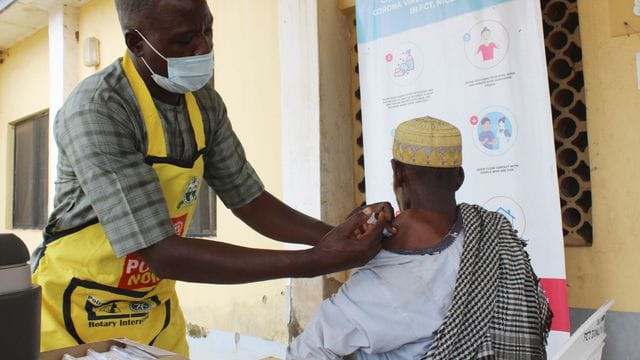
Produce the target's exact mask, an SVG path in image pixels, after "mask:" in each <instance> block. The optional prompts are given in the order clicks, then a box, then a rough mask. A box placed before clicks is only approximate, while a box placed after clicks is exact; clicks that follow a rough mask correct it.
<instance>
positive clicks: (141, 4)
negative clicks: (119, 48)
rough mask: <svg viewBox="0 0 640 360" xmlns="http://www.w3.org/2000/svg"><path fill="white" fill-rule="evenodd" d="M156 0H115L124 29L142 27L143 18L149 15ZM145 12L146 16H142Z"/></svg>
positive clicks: (121, 25)
mask: <svg viewBox="0 0 640 360" xmlns="http://www.w3.org/2000/svg"><path fill="white" fill-rule="evenodd" d="M154 2H155V0H115V3H116V11H117V12H118V19H119V20H120V27H121V28H122V31H125V30H128V29H136V28H138V27H140V22H141V19H145V18H147V17H148V15H149V12H150V11H151V9H153V8H154ZM141 14H144V15H145V16H142V17H141V16H140V15H141Z"/></svg>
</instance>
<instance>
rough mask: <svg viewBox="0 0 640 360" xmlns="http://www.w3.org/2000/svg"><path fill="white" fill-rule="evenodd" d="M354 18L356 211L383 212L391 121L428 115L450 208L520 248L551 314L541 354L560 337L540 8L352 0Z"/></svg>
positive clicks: (507, 1) (559, 254)
mask: <svg viewBox="0 0 640 360" xmlns="http://www.w3.org/2000/svg"><path fill="white" fill-rule="evenodd" d="M356 17H357V18H356V24H357V34H358V57H359V61H360V63H359V70H360V91H361V100H362V118H363V137H364V152H365V156H364V158H365V179H366V194H367V202H368V203H372V202H377V201H392V202H393V203H395V196H394V194H393V189H392V173H391V167H390V164H389V159H390V158H391V146H392V142H393V134H394V129H395V128H396V126H397V125H398V124H399V123H401V122H403V121H405V120H409V119H413V118H416V117H422V116H426V115H429V116H432V117H435V118H439V119H442V120H445V121H447V122H450V123H452V124H453V125H455V126H457V127H458V128H459V129H460V131H461V133H462V144H463V145H462V146H463V151H462V153H463V168H464V170H465V173H466V179H465V183H464V185H463V186H462V188H461V189H460V191H459V192H458V193H457V200H458V201H459V202H467V203H474V204H479V205H482V206H484V207H485V208H487V209H489V210H493V211H498V212H500V213H502V214H504V216H506V217H507V219H509V221H511V223H512V224H513V226H514V228H515V229H516V230H518V232H519V235H520V236H521V237H522V238H523V239H525V240H527V242H528V245H527V250H528V252H529V254H530V255H531V258H532V264H533V267H534V269H535V271H536V273H537V274H538V276H539V277H541V278H542V280H541V281H542V284H543V287H544V288H545V291H546V293H547V296H548V298H549V299H550V302H551V307H552V310H553V312H554V314H555V316H554V322H553V326H552V333H551V335H550V339H549V346H548V353H549V356H552V355H553V354H554V352H555V351H557V349H558V348H559V347H560V346H561V345H562V343H563V342H565V341H566V340H567V339H568V338H569V330H570V329H569V316H568V305H567V289H566V280H565V279H566V276H565V268H564V248H563V239H562V237H563V234H562V222H561V215H560V198H559V194H558V178H557V172H556V161H555V150H554V138H553V128H552V119H551V106H550V102H549V89H548V83H547V81H548V80H547V67H546V62H545V49H544V37H543V32H542V19H541V13H540V3H539V2H538V1H533V0H358V1H357V2H356Z"/></svg>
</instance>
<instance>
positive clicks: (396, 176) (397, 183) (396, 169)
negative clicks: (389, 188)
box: [391, 159, 407, 188]
mask: <svg viewBox="0 0 640 360" xmlns="http://www.w3.org/2000/svg"><path fill="white" fill-rule="evenodd" d="M391 169H392V170H393V187H394V188H398V187H401V186H402V185H404V183H405V181H406V175H407V172H406V169H405V168H404V166H402V163H400V162H399V161H398V160H395V159H392V160H391Z"/></svg>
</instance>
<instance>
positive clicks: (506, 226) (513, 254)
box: [422, 204, 553, 360]
mask: <svg viewBox="0 0 640 360" xmlns="http://www.w3.org/2000/svg"><path fill="white" fill-rule="evenodd" d="M460 213H461V215H462V221H463V224H464V232H465V235H464V248H463V251H462V258H461V261H460V270H459V272H458V278H457V280H456V286H455V290H454V294H453V302H452V305H451V308H450V309H449V312H448V313H447V315H446V317H445V319H444V321H443V323H442V325H440V328H438V330H437V331H436V339H435V341H434V342H433V345H432V346H431V349H429V352H428V353H427V354H425V355H424V356H423V357H422V360H442V359H455V360H459V359H518V360H525V359H536V360H539V359H546V358H547V355H546V350H545V344H546V340H547V335H548V333H549V328H550V326H551V318H552V317H553V314H552V313H551V310H550V309H549V304H548V302H547V299H546V297H545V295H544V292H543V291H542V288H541V287H540V286H539V284H538V278H537V277H536V275H535V273H534V272H533V269H532V268H531V264H530V262H529V255H528V254H527V252H526V251H525V250H524V246H525V243H524V241H523V240H522V239H520V238H519V237H518V235H517V234H516V233H515V231H513V229H512V227H511V224H510V223H509V221H507V219H506V218H505V217H504V216H502V215H501V214H498V213H496V212H491V211H487V210H485V209H483V208H482V207H480V206H477V205H469V204H460Z"/></svg>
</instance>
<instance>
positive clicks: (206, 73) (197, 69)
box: [135, 30, 213, 94]
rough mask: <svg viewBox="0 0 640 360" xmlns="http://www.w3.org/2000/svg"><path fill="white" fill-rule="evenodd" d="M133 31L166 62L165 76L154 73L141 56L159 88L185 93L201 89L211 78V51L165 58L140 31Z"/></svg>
mask: <svg viewBox="0 0 640 360" xmlns="http://www.w3.org/2000/svg"><path fill="white" fill-rule="evenodd" d="M135 31H136V32H137V33H138V34H139V35H140V37H142V40H144V42H146V43H147V45H149V47H150V48H151V49H152V50H153V51H155V52H156V54H158V56H160V57H161V58H163V59H164V60H165V61H166V62H167V76H166V77H165V76H162V75H158V74H156V73H155V72H154V71H153V70H152V69H151V67H150V66H149V64H147V61H146V60H145V59H144V58H141V59H142V62H144V64H145V65H146V66H147V68H148V69H149V71H151V77H152V78H153V81H155V82H156V84H158V86H160V87H161V88H163V89H165V90H167V91H169V92H172V93H177V94H185V93H188V92H192V91H196V90H200V89H202V87H204V86H205V85H206V84H207V82H209V80H210V79H211V76H212V75H213V51H212V52H210V53H208V54H204V55H195V56H185V57H179V58H171V57H170V58H167V57H165V56H164V55H162V54H160V52H159V51H158V50H156V48H155V47H153V45H151V43H150V42H149V41H148V40H147V39H146V38H145V37H144V35H142V34H141V33H140V31H138V30H135Z"/></svg>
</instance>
